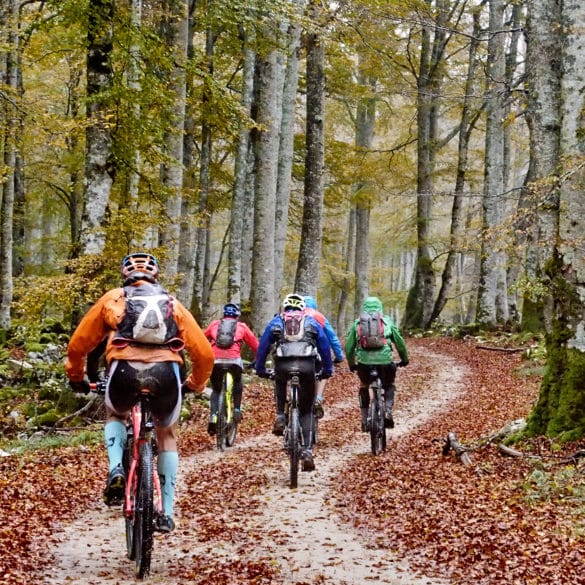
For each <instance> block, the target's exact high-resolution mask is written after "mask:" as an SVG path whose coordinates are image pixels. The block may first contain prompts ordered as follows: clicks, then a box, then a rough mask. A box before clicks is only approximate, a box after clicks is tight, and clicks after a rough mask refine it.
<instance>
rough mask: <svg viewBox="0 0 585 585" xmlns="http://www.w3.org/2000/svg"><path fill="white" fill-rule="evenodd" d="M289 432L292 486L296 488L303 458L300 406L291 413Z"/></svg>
mask: <svg viewBox="0 0 585 585" xmlns="http://www.w3.org/2000/svg"><path fill="white" fill-rule="evenodd" d="M289 426H290V428H289V430H288V432H289V444H288V446H289V452H288V456H289V460H290V478H289V479H290V487H291V488H296V487H297V485H298V482H299V463H300V459H301V437H302V430H301V421H300V415H299V410H298V408H293V409H292V411H291V413H290V425H289Z"/></svg>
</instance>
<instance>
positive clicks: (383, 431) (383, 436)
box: [378, 388, 386, 451]
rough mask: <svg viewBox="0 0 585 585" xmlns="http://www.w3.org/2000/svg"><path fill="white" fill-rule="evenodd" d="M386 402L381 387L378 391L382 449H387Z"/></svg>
mask: <svg viewBox="0 0 585 585" xmlns="http://www.w3.org/2000/svg"><path fill="white" fill-rule="evenodd" d="M385 407H386V402H385V400H384V394H383V392H382V390H381V388H380V389H379V391H378V425H379V427H380V441H381V448H382V451H386V421H385V418H384V411H385Z"/></svg>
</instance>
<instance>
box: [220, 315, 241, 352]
mask: <svg viewBox="0 0 585 585" xmlns="http://www.w3.org/2000/svg"><path fill="white" fill-rule="evenodd" d="M237 326H238V322H237V320H236V319H221V320H220V322H219V325H218V326H217V335H216V336H215V345H217V347H221V348H222V349H228V348H229V347H231V346H232V345H233V344H234V339H235V336H236V327H237Z"/></svg>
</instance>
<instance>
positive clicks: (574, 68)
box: [528, 2, 585, 440]
mask: <svg viewBox="0 0 585 585" xmlns="http://www.w3.org/2000/svg"><path fill="white" fill-rule="evenodd" d="M543 8H544V7H543ZM548 8H549V10H550V12H549V13H548V15H547V16H546V17H543V18H542V20H540V21H539V23H538V25H536V23H535V21H534V18H540V17H542V14H541V13H540V7H537V6H536V3H535V2H531V4H530V5H529V9H530V11H531V27H530V28H529V29H528V33H529V35H528V43H529V45H530V44H531V43H539V42H540V39H541V35H542V34H544V33H545V31H546V33H547V34H548V35H551V36H552V37H556V38H557V39H558V40H559V41H560V44H557V43H550V42H547V43H546V44H544V45H540V46H539V47H538V48H537V47H534V48H533V50H539V52H540V53H541V54H542V56H543V59H542V60H538V63H536V66H537V67H540V65H542V66H543V68H544V74H545V75H546V73H547V71H548V72H550V66H551V64H552V63H555V65H557V67H558V68H555V70H556V71H560V72H561V77H560V93H559V94H557V95H554V94H548V92H547V91H545V92H544V95H542V97H541V98H540V99H539V100H538V102H539V104H540V105H541V106H542V107H541V108H540V109H538V110H536V111H535V112H534V115H535V116H537V117H538V118H540V123H544V122H545V121H546V122H548V123H550V122H551V121H555V120H560V124H561V125H560V143H559V152H558V155H559V156H558V159H557V161H556V163H557V168H558V172H559V175H558V181H554V180H552V181H551V183H550V187H549V188H550V191H549V193H550V197H546V198H545V199H544V201H543V204H544V205H546V206H548V210H549V211H548V213H549V214H551V213H553V212H555V213H556V215H557V217H558V220H559V221H558V224H557V222H555V221H552V223H551V222H550V218H549V226H550V225H552V226H554V225H558V229H557V231H556V237H555V241H554V244H555V245H554V249H553V256H552V258H551V260H549V262H548V264H547V266H546V270H547V276H548V278H549V279H550V280H549V283H548V288H549V290H550V293H551V295H550V296H551V300H552V307H553V310H552V312H551V313H550V326H549V327H548V330H547V339H546V340H547V365H546V371H545V375H544V378H543V382H542V386H541V388H540V394H539V398H538V402H537V404H536V406H535V408H534V410H533V412H532V413H531V416H530V419H529V421H528V432H529V433H530V434H535V435H536V434H546V435H552V436H561V437H562V438H563V439H566V440H571V439H576V438H579V437H582V436H584V435H585V406H584V405H585V387H584V385H583V377H584V375H585V303H584V299H585V284H584V283H585V260H584V255H583V248H584V234H585V199H584V198H583V186H584V184H585V171H584V169H585V158H584V155H583V153H584V152H585V138H584V136H585V125H584V122H583V116H582V112H583V111H584V108H585V97H584V96H585V80H584V78H583V71H585V51H584V50H583V34H582V31H583V29H584V28H585V6H583V4H582V3H580V2H566V3H564V4H562V5H560V6H559V5H557V4H554V5H550V6H548ZM532 35H534V36H532ZM559 46H560V48H561V51H560V52H559V51H558V48H559ZM539 73H540V71H539V70H538V69H537V70H535V71H533V72H532V74H533V75H534V76H537V75H538V74H539ZM553 87H554V86H553ZM551 98H552V100H551ZM556 100H559V101H558V102H557V103H558V104H559V106H560V110H559V111H560V117H559V116H557V115H556V104H555V101H556ZM552 152H554V149H553V150H551V149H546V150H544V151H542V156H543V157H544V158H545V161H544V164H549V161H550V159H549V157H550V155H551V153H552ZM551 178H553V179H554V175H553V177H551ZM557 202H558V205H557Z"/></svg>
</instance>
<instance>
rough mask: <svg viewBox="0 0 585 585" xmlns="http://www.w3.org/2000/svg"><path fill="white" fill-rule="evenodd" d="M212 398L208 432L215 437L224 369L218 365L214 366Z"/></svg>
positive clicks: (210, 398) (212, 372) (211, 380)
mask: <svg viewBox="0 0 585 585" xmlns="http://www.w3.org/2000/svg"><path fill="white" fill-rule="evenodd" d="M209 381H210V382H211V396H210V397H209V422H208V423H207V432H208V433H209V434H210V435H215V433H216V432H217V408H218V404H219V394H220V392H221V385H222V384H223V369H222V368H220V367H218V366H217V365H215V366H213V370H212V371H211V376H210V377H209Z"/></svg>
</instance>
